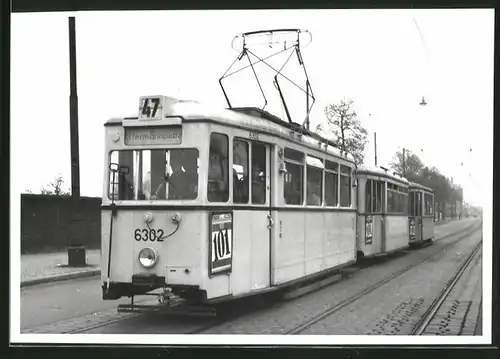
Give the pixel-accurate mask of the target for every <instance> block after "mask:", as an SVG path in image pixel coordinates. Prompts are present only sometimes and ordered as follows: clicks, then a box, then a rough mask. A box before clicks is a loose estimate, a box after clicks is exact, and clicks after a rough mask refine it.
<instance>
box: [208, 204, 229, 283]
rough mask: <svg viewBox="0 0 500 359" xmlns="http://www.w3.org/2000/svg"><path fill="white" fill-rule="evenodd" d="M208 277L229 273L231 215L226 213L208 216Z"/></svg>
mask: <svg viewBox="0 0 500 359" xmlns="http://www.w3.org/2000/svg"><path fill="white" fill-rule="evenodd" d="M210 217H211V218H210V219H211V220H210V233H209V235H210V237H209V238H210V243H209V248H210V250H209V255H210V261H209V263H210V268H209V273H210V275H215V274H219V273H227V272H229V271H231V267H232V260H233V215H232V213H230V212H226V213H211V214H210Z"/></svg>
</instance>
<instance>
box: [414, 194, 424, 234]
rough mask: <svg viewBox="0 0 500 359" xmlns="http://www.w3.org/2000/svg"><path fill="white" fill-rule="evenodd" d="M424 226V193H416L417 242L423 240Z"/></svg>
mask: <svg viewBox="0 0 500 359" xmlns="http://www.w3.org/2000/svg"><path fill="white" fill-rule="evenodd" d="M423 234H424V224H423V221H422V192H420V191H417V192H415V240H416V241H417V242H419V241H421V240H422V239H423Z"/></svg>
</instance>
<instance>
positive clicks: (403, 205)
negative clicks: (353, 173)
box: [357, 166, 409, 257]
mask: <svg viewBox="0 0 500 359" xmlns="http://www.w3.org/2000/svg"><path fill="white" fill-rule="evenodd" d="M357 180H358V215H359V218H358V233H359V235H358V243H357V247H358V256H360V257H371V256H375V255H380V254H387V253H390V252H394V251H398V250H401V249H404V248H407V247H408V245H409V243H408V236H409V228H408V204H407V203H408V180H407V179H406V178H404V177H400V176H397V175H393V174H390V173H388V172H387V171H385V170H384V169H382V168H379V167H370V166H361V167H359V168H358V170H357Z"/></svg>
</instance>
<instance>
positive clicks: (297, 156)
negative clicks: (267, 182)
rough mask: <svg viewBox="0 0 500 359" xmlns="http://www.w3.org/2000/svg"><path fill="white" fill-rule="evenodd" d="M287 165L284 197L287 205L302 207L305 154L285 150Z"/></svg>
mask: <svg viewBox="0 0 500 359" xmlns="http://www.w3.org/2000/svg"><path fill="white" fill-rule="evenodd" d="M284 152H285V163H286V170H287V173H286V174H285V176H284V179H285V184H284V186H283V191H284V193H283V196H284V198H285V203H286V204H291V205H302V204H303V201H304V191H303V185H302V184H303V182H302V181H303V178H304V164H303V161H304V154H303V153H301V152H298V151H295V150H291V149H289V148H285V151H284Z"/></svg>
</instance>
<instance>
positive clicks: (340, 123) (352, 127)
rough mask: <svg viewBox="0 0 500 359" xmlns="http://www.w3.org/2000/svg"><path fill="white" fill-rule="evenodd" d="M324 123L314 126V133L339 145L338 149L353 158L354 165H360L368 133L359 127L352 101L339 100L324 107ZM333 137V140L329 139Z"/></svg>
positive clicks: (359, 123) (361, 126)
mask: <svg viewBox="0 0 500 359" xmlns="http://www.w3.org/2000/svg"><path fill="white" fill-rule="evenodd" d="M325 116H326V123H320V124H319V125H318V126H316V133H317V134H320V135H322V136H324V137H326V138H328V139H331V140H333V141H334V142H336V143H338V144H339V148H341V149H342V150H343V151H346V152H347V153H350V154H351V155H352V156H353V157H354V161H355V162H356V164H358V165H359V164H362V163H363V160H364V154H363V152H364V150H365V144H366V137H367V135H368V132H367V131H366V129H365V128H364V127H363V125H361V122H360V121H359V119H358V118H357V114H356V112H355V111H354V102H353V101H352V100H350V99H349V100H347V101H344V100H341V101H340V104H338V105H337V104H330V105H328V106H326V107H325ZM332 135H333V137H334V138H331V137H332Z"/></svg>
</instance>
